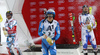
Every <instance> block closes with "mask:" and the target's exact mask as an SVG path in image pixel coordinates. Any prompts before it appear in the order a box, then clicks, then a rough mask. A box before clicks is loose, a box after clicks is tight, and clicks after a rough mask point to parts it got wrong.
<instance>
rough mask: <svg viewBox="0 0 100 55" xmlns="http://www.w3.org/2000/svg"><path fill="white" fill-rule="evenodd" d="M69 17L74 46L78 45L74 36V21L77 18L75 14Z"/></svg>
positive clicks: (70, 14)
mask: <svg viewBox="0 0 100 55" xmlns="http://www.w3.org/2000/svg"><path fill="white" fill-rule="evenodd" d="M69 17H70V22H71V29H72V38H73V44H76V41H75V35H74V20H75V16H74V14H73V13H69Z"/></svg>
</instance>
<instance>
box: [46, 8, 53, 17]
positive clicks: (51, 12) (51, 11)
mask: <svg viewBox="0 0 100 55" xmlns="http://www.w3.org/2000/svg"><path fill="white" fill-rule="evenodd" d="M48 14H53V18H55V11H54V10H53V9H49V10H48V11H47V12H46V16H47V15H48Z"/></svg>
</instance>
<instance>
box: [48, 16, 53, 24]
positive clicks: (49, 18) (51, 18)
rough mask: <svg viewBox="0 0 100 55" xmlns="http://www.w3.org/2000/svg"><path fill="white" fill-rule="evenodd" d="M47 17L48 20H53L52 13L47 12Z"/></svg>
mask: <svg viewBox="0 0 100 55" xmlns="http://www.w3.org/2000/svg"><path fill="white" fill-rule="evenodd" d="M47 17H48V18H47V20H48V21H49V22H52V20H53V14H48V15H47Z"/></svg>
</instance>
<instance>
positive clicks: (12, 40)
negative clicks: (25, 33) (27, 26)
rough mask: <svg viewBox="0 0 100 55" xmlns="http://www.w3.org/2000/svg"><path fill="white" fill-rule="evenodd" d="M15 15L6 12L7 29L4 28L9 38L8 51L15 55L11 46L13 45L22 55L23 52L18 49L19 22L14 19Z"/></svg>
mask: <svg viewBox="0 0 100 55" xmlns="http://www.w3.org/2000/svg"><path fill="white" fill-rule="evenodd" d="M12 16H13V13H12V12H11V11H7V12H6V17H7V19H6V22H5V27H3V31H7V33H8V36H7V41H6V42H7V45H8V47H7V49H8V50H9V51H10V53H9V54H11V55H14V53H13V51H12V48H11V46H12V45H13V46H14V48H15V49H16V50H17V52H18V54H19V55H21V52H20V50H19V48H18V45H17V43H16V41H17V38H16V31H17V21H16V20H15V19H13V18H12Z"/></svg>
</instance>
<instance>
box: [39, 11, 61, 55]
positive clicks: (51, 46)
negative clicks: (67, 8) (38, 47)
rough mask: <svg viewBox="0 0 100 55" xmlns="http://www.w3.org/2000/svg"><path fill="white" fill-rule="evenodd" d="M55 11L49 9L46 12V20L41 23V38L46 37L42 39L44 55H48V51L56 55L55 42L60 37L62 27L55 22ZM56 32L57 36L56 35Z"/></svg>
mask: <svg viewBox="0 0 100 55" xmlns="http://www.w3.org/2000/svg"><path fill="white" fill-rule="evenodd" d="M54 18H55V11H54V10H53V9H49V10H48V11H47V12H46V18H45V19H43V20H42V21H40V24H39V30H38V34H39V36H44V38H42V53H43V55H48V54H49V53H48V50H49V51H50V54H51V55H56V52H57V51H56V44H55V41H56V40H58V38H59V37H60V26H59V23H58V22H57V21H56V20H54ZM55 31H56V33H57V34H56V36H55V37H54V35H55Z"/></svg>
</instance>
